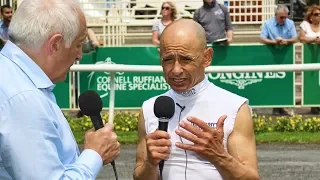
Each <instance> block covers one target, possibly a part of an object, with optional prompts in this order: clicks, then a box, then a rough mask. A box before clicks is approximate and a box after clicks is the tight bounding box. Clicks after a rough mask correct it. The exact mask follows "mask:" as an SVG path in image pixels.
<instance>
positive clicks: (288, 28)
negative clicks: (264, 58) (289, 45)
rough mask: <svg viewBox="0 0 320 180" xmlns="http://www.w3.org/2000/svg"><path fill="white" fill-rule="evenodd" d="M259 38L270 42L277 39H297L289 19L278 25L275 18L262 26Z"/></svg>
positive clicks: (292, 23)
mask: <svg viewBox="0 0 320 180" xmlns="http://www.w3.org/2000/svg"><path fill="white" fill-rule="evenodd" d="M260 37H261V38H266V39H270V40H275V39H276V38H277V37H281V38H283V39H291V38H294V37H297V31H296V27H295V24H294V22H293V21H292V20H291V19H288V18H287V19H286V21H285V22H284V24H282V25H280V24H278V22H277V20H276V18H275V17H273V18H271V19H269V20H267V21H266V22H265V23H264V24H263V26H262V31H261V34H260Z"/></svg>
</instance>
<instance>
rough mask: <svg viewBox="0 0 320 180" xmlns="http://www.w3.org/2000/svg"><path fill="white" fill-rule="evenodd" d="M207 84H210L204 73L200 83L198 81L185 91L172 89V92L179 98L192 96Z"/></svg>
mask: <svg viewBox="0 0 320 180" xmlns="http://www.w3.org/2000/svg"><path fill="white" fill-rule="evenodd" d="M209 84H210V81H209V80H208V77H207V75H205V77H204V79H203V80H202V81H201V82H200V83H198V84H197V85H195V86H194V87H192V88H191V89H189V90H188V91H186V92H176V91H173V92H174V95H175V96H176V97H177V98H179V99H181V98H182V99H184V98H193V97H197V96H198V95H199V94H201V92H202V91H204V90H205V89H206V88H207V87H208V86H209Z"/></svg>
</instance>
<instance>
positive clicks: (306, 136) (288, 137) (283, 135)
mask: <svg viewBox="0 0 320 180" xmlns="http://www.w3.org/2000/svg"><path fill="white" fill-rule="evenodd" d="M256 141H257V143H288V144H289V143H290V144H320V133H312V132H268V133H260V134H257V135H256Z"/></svg>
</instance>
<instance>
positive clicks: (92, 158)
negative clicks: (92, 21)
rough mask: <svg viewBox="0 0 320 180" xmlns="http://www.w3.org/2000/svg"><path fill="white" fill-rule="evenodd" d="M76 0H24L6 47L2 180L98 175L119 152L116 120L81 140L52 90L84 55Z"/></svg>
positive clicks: (0, 107)
mask: <svg viewBox="0 0 320 180" xmlns="http://www.w3.org/2000/svg"><path fill="white" fill-rule="evenodd" d="M86 37H87V27H86V21H85V17H84V14H83V12H82V11H81V9H80V6H79V4H78V2H77V0H24V1H23V2H22V3H21V4H20V6H19V8H18V9H17V11H16V12H15V14H14V16H13V18H12V21H11V24H10V27H9V40H8V41H7V43H6V44H5V46H4V47H3V49H2V51H1V52H0V72H1V76H0V179H1V180H11V179H30V180H31V179H32V180H44V179H57V180H58V179H59V180H65V179H68V180H70V179H77V180H82V179H83V180H84V179H86V180H88V179H95V178H96V177H97V175H98V173H99V171H100V170H101V168H102V166H103V164H107V163H110V162H111V161H112V160H114V159H115V158H116V157H117V156H118V155H119V153H120V144H119V142H118V141H117V136H116V134H115V133H114V132H113V131H112V127H110V126H109V125H107V126H105V127H104V128H101V129H100V130H98V131H96V132H94V131H89V132H87V133H86V135H85V144H84V150H83V152H82V153H80V151H79V149H78V146H77V143H76V141H75V139H74V137H73V134H72V131H71V130H70V127H69V124H68V122H67V120H66V119H65V117H64V115H63V113H62V112H61V110H60V108H59V107H58V105H57V104H56V100H55V96H54V94H53V93H52V90H53V88H54V87H55V83H57V82H59V81H64V80H65V78H66V76H67V73H68V71H69V69H70V66H71V65H72V64H73V63H74V62H75V61H77V60H80V59H81V58H82V57H81V56H82V44H83V42H84V41H85V39H86Z"/></svg>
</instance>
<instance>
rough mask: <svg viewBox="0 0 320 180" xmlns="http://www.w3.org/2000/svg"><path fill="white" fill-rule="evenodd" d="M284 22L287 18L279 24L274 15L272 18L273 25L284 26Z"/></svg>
mask: <svg viewBox="0 0 320 180" xmlns="http://www.w3.org/2000/svg"><path fill="white" fill-rule="evenodd" d="M286 23H287V20H285V21H284V23H283V24H279V23H278V21H277V19H276V17H274V18H273V24H274V25H275V26H284V25H285V24H286Z"/></svg>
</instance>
